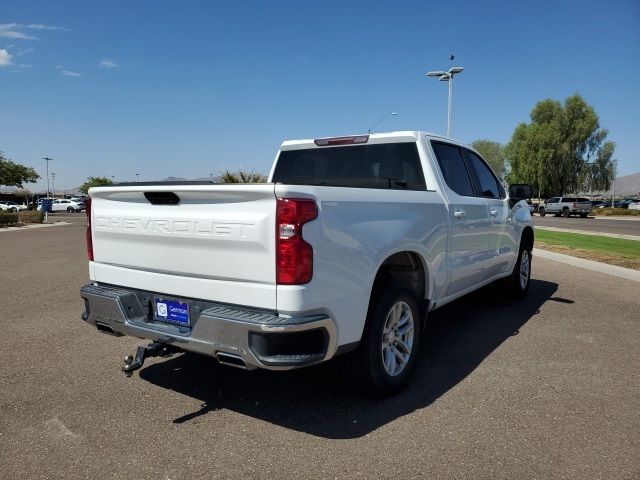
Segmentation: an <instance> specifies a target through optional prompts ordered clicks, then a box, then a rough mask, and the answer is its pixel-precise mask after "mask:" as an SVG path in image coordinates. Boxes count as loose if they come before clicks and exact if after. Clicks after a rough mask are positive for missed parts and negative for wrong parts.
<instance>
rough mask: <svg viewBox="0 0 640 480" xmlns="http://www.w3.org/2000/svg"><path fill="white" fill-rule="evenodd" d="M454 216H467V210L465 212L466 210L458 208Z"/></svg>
mask: <svg viewBox="0 0 640 480" xmlns="http://www.w3.org/2000/svg"><path fill="white" fill-rule="evenodd" d="M453 216H454V217H456V218H464V217H466V216H467V212H465V211H464V210H456V211H455V212H453Z"/></svg>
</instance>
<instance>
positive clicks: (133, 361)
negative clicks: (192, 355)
mask: <svg viewBox="0 0 640 480" xmlns="http://www.w3.org/2000/svg"><path fill="white" fill-rule="evenodd" d="M177 351H178V349H177V348H176V347H174V346H172V345H167V344H166V343H160V342H153V343H150V344H149V345H147V346H146V347H143V346H140V347H138V348H137V349H136V353H135V355H127V356H125V357H124V366H123V367H122V371H123V372H124V374H125V375H126V376H127V377H130V376H131V375H133V372H134V371H136V370H138V369H139V368H142V365H143V364H144V360H145V358H147V357H170V356H171V355H173V354H174V353H175V352H177Z"/></svg>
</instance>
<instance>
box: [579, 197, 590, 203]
mask: <svg viewBox="0 0 640 480" xmlns="http://www.w3.org/2000/svg"><path fill="white" fill-rule="evenodd" d="M590 201H591V200H589V199H588V198H582V197H580V198H578V202H580V203H584V202H590Z"/></svg>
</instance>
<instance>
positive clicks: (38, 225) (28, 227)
mask: <svg viewBox="0 0 640 480" xmlns="http://www.w3.org/2000/svg"><path fill="white" fill-rule="evenodd" d="M63 225H71V223H70V222H62V221H60V222H56V223H28V224H26V225H23V226H21V227H2V228H0V233H2V232H17V231H19V230H32V229H34V228H45V227H61V226H63Z"/></svg>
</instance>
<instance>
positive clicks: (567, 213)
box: [562, 207, 571, 218]
mask: <svg viewBox="0 0 640 480" xmlns="http://www.w3.org/2000/svg"><path fill="white" fill-rule="evenodd" d="M569 215H571V211H570V210H569V209H568V208H567V207H565V208H563V209H562V216H563V217H564V218H567V217H568V216H569Z"/></svg>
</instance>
